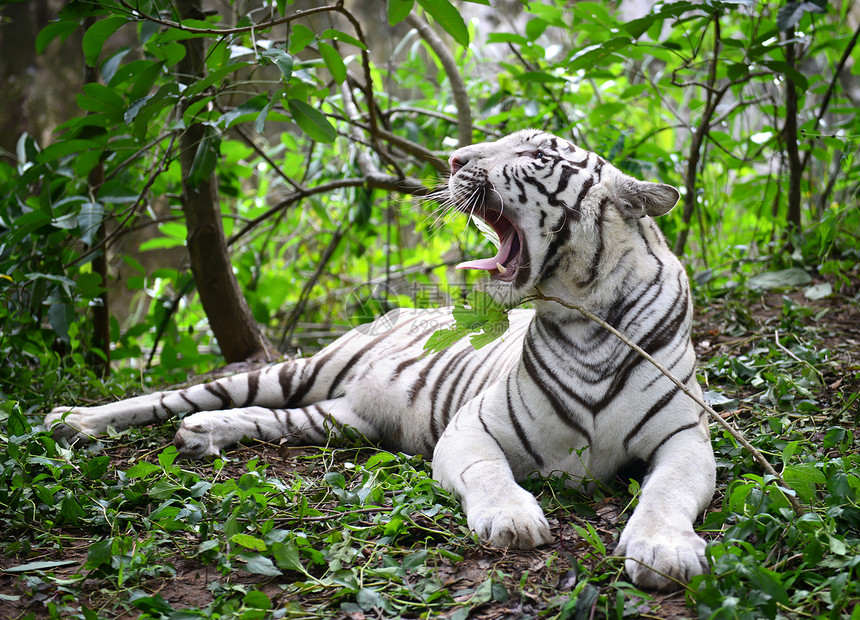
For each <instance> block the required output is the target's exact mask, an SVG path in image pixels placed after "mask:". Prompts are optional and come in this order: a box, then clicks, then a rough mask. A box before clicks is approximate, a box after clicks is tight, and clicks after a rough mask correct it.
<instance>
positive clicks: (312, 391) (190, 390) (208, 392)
mask: <svg viewBox="0 0 860 620" xmlns="http://www.w3.org/2000/svg"><path fill="white" fill-rule="evenodd" d="M314 363H315V358H303V359H298V360H292V361H289V362H284V363H282V364H276V365H274V366H267V367H265V368H261V369H260V370H255V371H253V372H249V373H242V374H238V375H232V376H229V377H224V378H222V379H216V380H215V381H210V382H208V383H202V384H199V385H192V386H190V387H187V388H184V389H181V390H170V391H166V392H154V393H152V394H144V395H142V396H135V397H133V398H128V399H126V400H121V401H117V402H113V403H108V404H106V405H99V406H96V407H58V408H56V409H54V410H53V411H52V412H51V413H49V414H47V415H46V416H45V427H46V428H48V429H50V430H51V432H52V433H53V434H54V436H55V437H56V438H58V439H59V438H61V437H62V438H65V439H67V440H68V441H69V442H70V443H87V442H89V441H91V440H92V439H93V438H94V437H95V436H98V435H102V434H104V433H105V432H106V431H107V429H108V426H113V427H114V428H115V429H116V430H123V429H126V428H129V427H131V426H143V425H145V424H152V423H155V422H160V421H162V420H166V419H167V418H169V417H172V416H174V415H176V414H178V413H185V412H188V411H193V412H196V411H217V410H224V409H231V408H233V407H247V406H249V405H259V406H263V407H284V406H287V407H295V406H300V405H306V404H308V403H309V402H316V401H321V400H324V399H325V398H327V397H328V395H327V392H326V389H325V388H326V385H325V382H324V381H319V380H317V381H314V380H312V379H308V377H315V374H314V372H313V370H314ZM335 370H336V369H335ZM298 395H301V398H297V396H298ZM291 401H297V402H295V403H293V402H291Z"/></svg>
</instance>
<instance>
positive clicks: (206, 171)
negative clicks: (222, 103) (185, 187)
mask: <svg viewBox="0 0 860 620" xmlns="http://www.w3.org/2000/svg"><path fill="white" fill-rule="evenodd" d="M220 147H221V138H220V136H218V135H217V134H216V133H215V130H214V129H212V127H208V126H207V127H206V132H205V133H204V134H203V139H202V140H201V141H200V144H199V145H198V147H197V153H195V154H194V161H193V162H192V163H191V170H189V171H188V184H189V185H190V186H191V187H197V186H199V185H200V184H201V183H203V182H204V181H206V180H208V179H209V177H210V176H211V175H212V173H213V172H214V171H215V164H217V163H218V157H219V155H220Z"/></svg>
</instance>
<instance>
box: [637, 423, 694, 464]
mask: <svg viewBox="0 0 860 620" xmlns="http://www.w3.org/2000/svg"><path fill="white" fill-rule="evenodd" d="M697 426H699V422H691V423H690V424H685V425H684V426H681V427H679V428H676V429H675V430H674V431H672V432H671V433H669V434H668V435H666V436H665V437H663V439H662V440H661V441H660V443H658V444H657V445H656V446H654V449H653V450H651V453H650V454H649V455H648V458H647V459H646V462H647V463H648V464H649V465H650V463H651V462H652V461H653V460H654V455H655V454H657V450H659V449H660V448H662V447H663V444H665V443H666V442H667V441H669V440H670V439H671V438H672V437H674V436H675V435H677V434H678V433H683V432H684V431H688V430H690V429H693V428H696V427H697Z"/></svg>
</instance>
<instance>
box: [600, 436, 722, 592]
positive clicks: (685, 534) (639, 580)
mask: <svg viewBox="0 0 860 620" xmlns="http://www.w3.org/2000/svg"><path fill="white" fill-rule="evenodd" d="M715 479H716V466H715V463H714V453H713V450H712V448H711V444H710V440H709V438H708V435H707V430H705V427H704V426H703V425H699V426H695V427H693V428H689V429H687V430H685V431H682V432H680V433H678V434H676V435H674V436H673V437H670V438H669V439H668V440H667V441H666V442H665V443H664V444H663V445H662V446H661V447H660V448H659V450H658V451H657V453H656V454H655V455H654V460H653V469H652V471H651V473H650V474H649V475H648V476H647V477H646V479H645V481H644V484H643V485H642V493H641V496H640V498H639V504H638V506H637V507H636V510H635V511H634V513H633V515H632V516H631V517H630V520H629V521H628V522H627V527H625V528H624V531H623V532H622V533H621V538H620V539H619V541H618V546H617V547H616V549H615V553H616V554H618V555H626V556H627V560H626V562H625V565H624V566H625V569H626V570H627V573H628V574H629V575H630V577H631V579H632V580H633V583H635V584H636V585H637V586H639V587H645V588H655V589H659V590H673V589H677V588H679V587H681V584H686V583H687V582H689V581H690V579H691V578H692V577H694V576H695V575H701V574H703V573H706V572H707V571H708V563H707V560H706V559H705V541H704V540H702V538H700V537H699V536H698V535H697V534H696V532H695V531H694V530H693V522H694V521H695V520H696V518H697V517H698V516H699V515H700V514H701V513H702V511H704V509H705V508H706V507H707V505H708V503H709V502H710V501H711V498H712V497H713V494H714V482H715ZM679 582H680V583H679Z"/></svg>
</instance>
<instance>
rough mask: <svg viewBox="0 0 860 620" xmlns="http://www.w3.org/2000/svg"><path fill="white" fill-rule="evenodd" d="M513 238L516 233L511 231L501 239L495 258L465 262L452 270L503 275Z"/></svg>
mask: <svg viewBox="0 0 860 620" xmlns="http://www.w3.org/2000/svg"><path fill="white" fill-rule="evenodd" d="M515 237H516V231H514V230H513V229H511V230H510V231H509V232H508V234H507V235H505V237H504V238H503V239H502V244H501V246H500V247H499V251H498V252H496V255H495V256H493V257H492V258H479V259H477V260H467V261H464V262H462V263H460V264H459V265H457V266H456V267H454V269H482V270H484V271H499V272H500V273H505V271H506V269H505V268H504V263H505V261H506V260H508V258H509V257H510V253H511V246H512V245H513V242H514V238H515Z"/></svg>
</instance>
